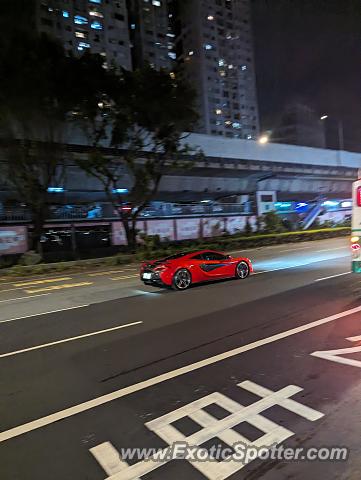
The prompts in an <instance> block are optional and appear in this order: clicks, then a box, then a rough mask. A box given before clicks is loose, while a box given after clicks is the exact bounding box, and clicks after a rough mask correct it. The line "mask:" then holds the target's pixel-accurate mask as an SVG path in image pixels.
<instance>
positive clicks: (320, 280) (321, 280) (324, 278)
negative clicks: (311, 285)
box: [314, 272, 352, 282]
mask: <svg viewBox="0 0 361 480" xmlns="http://www.w3.org/2000/svg"><path fill="white" fill-rule="evenodd" d="M350 273H352V272H344V273H338V274H337V275H330V276H329V277H323V278H318V279H317V280H314V282H323V281H324V280H329V279H330V278H337V277H342V276H344V275H349V274H350Z"/></svg>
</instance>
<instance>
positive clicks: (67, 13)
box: [63, 10, 70, 18]
mask: <svg viewBox="0 0 361 480" xmlns="http://www.w3.org/2000/svg"><path fill="white" fill-rule="evenodd" d="M63 17H64V18H69V17H70V15H69V12H67V11H66V10H63Z"/></svg>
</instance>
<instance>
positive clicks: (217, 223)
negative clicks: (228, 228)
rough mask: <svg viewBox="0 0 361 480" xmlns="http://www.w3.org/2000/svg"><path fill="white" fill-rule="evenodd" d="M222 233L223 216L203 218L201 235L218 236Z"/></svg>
mask: <svg viewBox="0 0 361 480" xmlns="http://www.w3.org/2000/svg"><path fill="white" fill-rule="evenodd" d="M223 233H224V218H218V217H208V218H204V219H203V237H220V236H221V235H222V234H223Z"/></svg>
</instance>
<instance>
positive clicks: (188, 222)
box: [177, 218, 202, 240]
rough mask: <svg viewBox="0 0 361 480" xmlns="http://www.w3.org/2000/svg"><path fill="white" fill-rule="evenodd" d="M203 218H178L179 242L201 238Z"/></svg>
mask: <svg viewBox="0 0 361 480" xmlns="http://www.w3.org/2000/svg"><path fill="white" fill-rule="evenodd" d="M201 221H202V219H201V218H178V219H177V240H190V239H195V238H199V237H200V236H201Z"/></svg>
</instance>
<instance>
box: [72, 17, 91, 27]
mask: <svg viewBox="0 0 361 480" xmlns="http://www.w3.org/2000/svg"><path fill="white" fill-rule="evenodd" d="M74 23H76V24H77V25H86V24H87V23H88V19H87V18H85V17H82V16H81V15H75V17H74Z"/></svg>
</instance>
